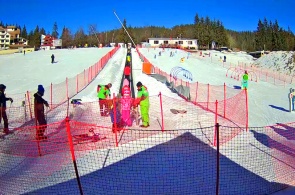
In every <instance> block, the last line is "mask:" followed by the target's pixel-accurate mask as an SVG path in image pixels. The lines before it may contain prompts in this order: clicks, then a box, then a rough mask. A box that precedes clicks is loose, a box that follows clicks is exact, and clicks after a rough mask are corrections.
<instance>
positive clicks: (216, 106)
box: [213, 100, 218, 146]
mask: <svg viewBox="0 0 295 195" xmlns="http://www.w3.org/2000/svg"><path fill="white" fill-rule="evenodd" d="M217 109H218V101H217V100H216V101H215V124H216V123H217V112H218V111H217ZM216 137H217V131H216V127H215V128H214V138H213V146H216V139H217V138H216Z"/></svg>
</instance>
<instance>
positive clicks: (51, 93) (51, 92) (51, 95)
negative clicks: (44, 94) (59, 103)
mask: <svg viewBox="0 0 295 195" xmlns="http://www.w3.org/2000/svg"><path fill="white" fill-rule="evenodd" d="M52 97H53V91H52V83H51V84H50V108H51V109H52Z"/></svg>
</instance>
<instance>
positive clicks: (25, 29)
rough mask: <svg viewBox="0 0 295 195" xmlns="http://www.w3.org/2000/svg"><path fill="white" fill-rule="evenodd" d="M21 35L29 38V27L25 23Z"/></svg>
mask: <svg viewBox="0 0 295 195" xmlns="http://www.w3.org/2000/svg"><path fill="white" fill-rule="evenodd" d="M21 37H22V38H25V39H27V38H28V33H27V28H26V25H24V27H23V29H22V30H21Z"/></svg>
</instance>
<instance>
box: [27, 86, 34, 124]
mask: <svg viewBox="0 0 295 195" xmlns="http://www.w3.org/2000/svg"><path fill="white" fill-rule="evenodd" d="M27 97H28V103H29V109H30V117H31V120H32V119H33V115H32V106H31V101H30V93H29V91H27Z"/></svg>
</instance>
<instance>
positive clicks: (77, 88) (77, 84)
mask: <svg viewBox="0 0 295 195" xmlns="http://www.w3.org/2000/svg"><path fill="white" fill-rule="evenodd" d="M76 81H77V83H76V93H78V91H79V78H78V75H77V76H76Z"/></svg>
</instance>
